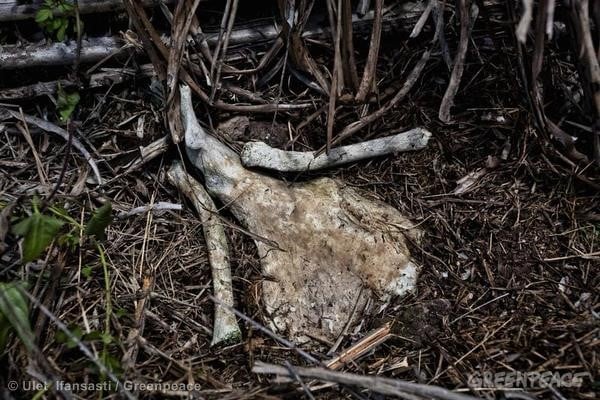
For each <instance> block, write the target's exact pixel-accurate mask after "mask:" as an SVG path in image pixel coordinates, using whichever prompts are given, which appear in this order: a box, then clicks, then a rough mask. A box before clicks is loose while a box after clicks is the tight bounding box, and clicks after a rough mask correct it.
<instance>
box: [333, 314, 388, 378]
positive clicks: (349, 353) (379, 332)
mask: <svg viewBox="0 0 600 400" xmlns="http://www.w3.org/2000/svg"><path fill="white" fill-rule="evenodd" d="M390 330H391V326H390V324H385V325H384V326H382V327H381V328H378V329H375V330H374V331H373V332H370V333H369V334H368V335H367V336H365V337H364V338H362V339H361V340H359V341H358V342H356V343H355V344H353V345H352V346H351V347H349V348H348V349H346V350H344V351H342V352H341V353H340V354H339V355H338V356H336V357H334V358H332V359H331V360H329V361H327V362H326V363H325V366H327V368H329V369H334V370H336V369H340V368H342V367H343V366H344V365H347V364H349V363H351V362H354V361H355V360H356V359H358V358H359V357H360V356H362V355H364V354H366V353H367V352H369V351H370V350H373V349H374V348H376V347H378V346H379V345H380V344H382V343H383V342H385V341H386V340H387V339H389V338H390V337H391V334H390Z"/></svg>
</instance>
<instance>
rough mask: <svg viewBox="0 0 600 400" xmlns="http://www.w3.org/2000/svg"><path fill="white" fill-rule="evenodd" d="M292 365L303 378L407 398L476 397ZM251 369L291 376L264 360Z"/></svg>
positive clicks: (471, 399) (287, 369) (452, 399)
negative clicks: (412, 396)
mask: <svg viewBox="0 0 600 400" xmlns="http://www.w3.org/2000/svg"><path fill="white" fill-rule="evenodd" d="M291 368H292V369H293V372H294V373H295V374H296V375H298V376H300V377H303V378H311V379H319V380H322V381H326V382H336V383H338V384H345V385H350V386H358V387H362V388H366V389H368V390H370V391H372V392H374V393H380V394H383V395H387V396H396V397H400V398H406V394H409V395H416V396H421V397H424V398H429V399H439V400H479V398H477V397H473V396H470V395H466V394H460V393H456V392H452V391H450V390H447V389H444V388H442V387H439V386H433V385H424V384H420V383H413V382H407V381H401V380H398V379H390V378H384V377H381V376H365V375H358V374H351V373H347V372H338V371H331V370H328V369H325V368H320V367H314V368H305V367H295V366H294V367H291ZM252 372H254V373H255V374H275V375H282V376H286V377H290V378H293V375H292V374H291V373H290V367H283V366H279V365H275V364H267V363H263V362H260V361H258V362H256V363H255V364H254V366H253V367H252Z"/></svg>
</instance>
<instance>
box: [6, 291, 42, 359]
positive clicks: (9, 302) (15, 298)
mask: <svg viewBox="0 0 600 400" xmlns="http://www.w3.org/2000/svg"><path fill="white" fill-rule="evenodd" d="M19 285H22V283H21V282H10V283H3V282H0V352H3V351H4V348H5V347H6V343H7V341H8V334H9V333H10V331H11V329H14V330H15V331H16V333H17V335H18V336H19V338H20V339H21V341H22V342H23V344H24V345H25V347H26V348H27V349H28V350H31V349H32V348H33V342H34V340H33V331H32V329H31V324H30V323H29V307H28V305H27V300H26V299H25V297H24V296H23V292H22V291H21V288H20V287H19Z"/></svg>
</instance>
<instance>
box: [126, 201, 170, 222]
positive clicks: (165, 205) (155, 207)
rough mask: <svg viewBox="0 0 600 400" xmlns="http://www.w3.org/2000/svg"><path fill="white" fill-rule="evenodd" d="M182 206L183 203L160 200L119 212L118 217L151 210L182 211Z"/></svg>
mask: <svg viewBox="0 0 600 400" xmlns="http://www.w3.org/2000/svg"><path fill="white" fill-rule="evenodd" d="M181 208H182V207H181V204H173V203H167V202H164V201H159V202H158V203H154V204H148V205H145V206H140V207H135V208H132V209H131V210H129V211H123V212H120V213H119V214H117V218H118V219H123V218H127V217H131V216H133V215H138V214H145V213H147V212H151V211H152V212H161V211H166V210H175V211H180V210H181Z"/></svg>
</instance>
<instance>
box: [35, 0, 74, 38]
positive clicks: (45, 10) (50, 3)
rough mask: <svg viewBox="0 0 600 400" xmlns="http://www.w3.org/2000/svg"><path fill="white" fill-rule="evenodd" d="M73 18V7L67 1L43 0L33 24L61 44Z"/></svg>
mask: <svg viewBox="0 0 600 400" xmlns="http://www.w3.org/2000/svg"><path fill="white" fill-rule="evenodd" d="M74 16H75V6H74V5H73V4H72V3H70V2H68V1H67V0H45V1H44V4H42V6H41V7H40V8H39V10H38V12H37V13H36V15H35V22H37V23H38V25H39V26H40V27H41V28H43V29H45V30H46V31H47V32H49V33H51V34H55V35H56V39H57V40H59V41H61V42H62V41H63V40H65V36H66V33H67V29H68V28H69V26H70V25H71V21H72V19H73V18H74Z"/></svg>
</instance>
